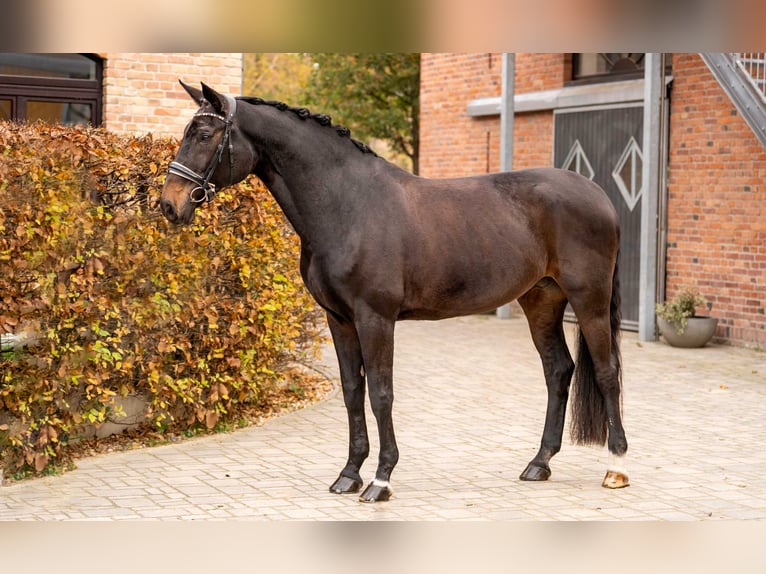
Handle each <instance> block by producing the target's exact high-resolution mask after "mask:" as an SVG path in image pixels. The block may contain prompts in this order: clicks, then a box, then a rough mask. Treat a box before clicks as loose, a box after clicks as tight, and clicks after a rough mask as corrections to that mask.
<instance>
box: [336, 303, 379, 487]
mask: <svg viewBox="0 0 766 574" xmlns="http://www.w3.org/2000/svg"><path fill="white" fill-rule="evenodd" d="M327 323H328V324H329V326H330V332H331V333H332V339H333V344H334V346H335V352H336V354H337V355H338V364H339V366H340V379H341V384H342V386H343V401H344V403H345V405H346V411H347V413H348V431H349V433H348V434H349V437H348V460H347V462H346V466H345V467H344V468H343V470H341V472H340V476H339V477H338V479H337V480H336V481H335V482H334V483H333V484H332V486H330V492H334V493H336V494H348V493H356V492H359V490H360V489H361V488H362V484H363V481H362V477H361V476H360V474H359V469H360V468H361V466H362V463H363V462H364V461H365V459H366V458H367V455H368V454H369V453H370V443H369V439H368V438H367V422H366V421H365V417H364V368H363V366H362V351H361V347H360V345H359V337H358V335H357V332H356V328H355V327H354V324H353V323H352V322H350V321H341V320H340V319H336V318H335V317H334V316H333V315H331V314H330V313H328V314H327Z"/></svg>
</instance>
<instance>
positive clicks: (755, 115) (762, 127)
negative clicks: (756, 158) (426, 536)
mask: <svg viewBox="0 0 766 574" xmlns="http://www.w3.org/2000/svg"><path fill="white" fill-rule="evenodd" d="M700 56H701V57H702V60H703V61H704V62H705V64H707V67H708V68H710V71H711V72H712V73H713V75H714V76H715V78H716V79H717V80H718V83H719V84H720V85H721V87H722V88H723V89H724V91H725V92H726V94H727V95H728V96H729V99H730V100H731V101H732V103H733V104H734V105H735V107H736V108H737V111H739V113H740V115H741V116H742V117H743V118H744V120H745V122H747V125H748V126H750V129H751V130H753V133H755V135H756V137H757V138H758V140H759V141H760V142H761V145H763V146H764V147H765V148H766V53H762V52H705V53H701V54H700Z"/></svg>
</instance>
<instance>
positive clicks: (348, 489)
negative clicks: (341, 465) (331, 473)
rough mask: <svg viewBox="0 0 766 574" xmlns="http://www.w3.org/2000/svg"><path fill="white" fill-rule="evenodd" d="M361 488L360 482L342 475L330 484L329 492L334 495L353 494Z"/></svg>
mask: <svg viewBox="0 0 766 574" xmlns="http://www.w3.org/2000/svg"><path fill="white" fill-rule="evenodd" d="M361 488H362V481H361V480H357V479H355V478H350V477H348V476H343V475H342V474H341V475H340V476H339V477H338V480H336V481H335V482H333V483H332V486H331V487H330V492H332V493H334V494H355V493H357V492H359V490H360V489H361Z"/></svg>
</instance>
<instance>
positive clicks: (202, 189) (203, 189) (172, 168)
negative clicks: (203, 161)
mask: <svg viewBox="0 0 766 574" xmlns="http://www.w3.org/2000/svg"><path fill="white" fill-rule="evenodd" d="M225 98H226V100H227V102H228V104H229V111H228V114H227V115H226V116H222V115H220V114H213V113H210V112H197V113H196V114H194V117H195V118H201V117H205V118H216V119H218V120H221V121H222V122H223V123H224V124H225V128H224V132H223V138H221V143H219V144H218V148H217V149H216V150H215V155H214V156H213V159H212V161H211V162H210V165H209V166H208V168H207V171H206V172H205V174H204V175H200V174H199V173H197V172H196V171H194V170H193V169H190V168H188V167H186V166H185V165H184V164H182V163H180V162H177V161H171V162H170V165H169V166H168V173H172V174H173V175H177V176H179V177H182V178H184V179H186V180H189V181H191V182H192V183H195V184H196V185H197V187H195V188H194V189H192V190H191V191H190V192H189V199H190V200H191V201H192V202H194V203H202V202H203V201H207V202H208V203H210V202H211V201H213V197H215V194H216V189H215V185H213V184H212V183H210V179H211V178H212V177H213V173H214V172H215V170H216V167H218V164H219V163H221V159H223V151H224V149H225V148H226V146H227V145H228V147H229V179H230V180H231V173H232V171H233V170H234V146H233V144H232V142H231V126H232V123H233V119H234V113H235V112H236V111H237V100H235V99H234V98H232V97H231V96H225Z"/></svg>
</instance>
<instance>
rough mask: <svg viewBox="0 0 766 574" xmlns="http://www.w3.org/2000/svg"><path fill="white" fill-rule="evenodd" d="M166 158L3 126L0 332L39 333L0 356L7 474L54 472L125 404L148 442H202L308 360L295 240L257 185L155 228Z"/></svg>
mask: <svg viewBox="0 0 766 574" xmlns="http://www.w3.org/2000/svg"><path fill="white" fill-rule="evenodd" d="M176 146H177V142H176V141H175V140H170V139H154V138H152V137H151V136H146V137H129V136H119V135H116V134H112V133H109V132H107V131H104V130H101V129H94V128H83V127H77V128H65V127H61V126H49V125H44V124H35V125H24V124H12V123H0V154H1V156H2V159H1V160H0V333H2V332H17V333H18V332H21V331H27V332H33V333H35V334H36V344H34V345H31V346H30V347H28V348H26V349H25V350H24V351H23V352H21V353H19V352H16V353H14V354H13V355H10V354H5V353H4V354H3V356H2V357H0V448H2V452H3V454H2V458H3V460H2V464H3V466H4V467H5V468H6V469H10V470H17V469H19V468H21V467H23V466H25V465H27V466H28V467H31V468H34V469H35V470H36V471H41V470H43V469H44V468H45V467H46V465H48V464H50V463H52V462H56V461H58V462H62V461H63V459H64V458H65V454H66V446H67V445H68V444H69V443H70V442H71V441H72V439H74V438H76V437H77V436H79V435H80V434H81V433H82V430H83V428H84V426H85V425H87V424H96V425H98V424H100V423H103V422H104V421H106V420H108V419H109V417H110V416H111V415H112V414H114V412H115V408H116V407H115V398H116V397H120V396H127V395H133V394H140V395H142V396H144V397H145V398H146V400H147V401H148V405H149V406H148V412H147V413H146V414H147V416H148V419H149V420H150V422H151V424H153V425H154V426H156V427H158V428H168V427H172V428H178V427H182V428H188V427H190V426H194V425H204V426H206V427H208V428H210V427H213V426H214V425H215V424H216V422H218V421H219V419H224V418H230V417H234V416H236V414H237V411H238V409H240V408H243V407H244V406H246V405H251V404H252V403H253V402H255V401H257V400H258V398H259V396H260V395H261V392H262V391H263V390H264V389H265V388H267V387H268V386H269V385H271V384H273V383H274V381H275V380H276V378H277V377H278V375H277V370H278V369H279V368H280V366H282V365H284V364H285V363H286V362H287V361H290V360H294V359H296V358H297V357H299V356H300V355H302V354H305V353H307V352H310V351H311V350H312V349H313V342H314V341H316V335H317V327H316V323H315V321H314V318H315V316H316V314H315V309H314V307H313V305H312V302H311V299H310V297H309V296H308V294H307V293H306V291H305V290H304V288H303V286H302V283H301V281H300V278H299V276H298V273H297V269H296V268H297V265H296V264H295V261H296V259H297V256H298V245H297V240H296V239H295V237H294V235H293V234H292V233H291V232H290V230H289V227H288V226H287V224H286V222H285V221H284V219H283V217H282V214H281V212H280V211H279V208H278V207H277V206H276V204H275V203H274V201H273V200H272V198H271V196H270V195H269V194H268V191H267V190H266V189H265V188H264V186H263V185H262V184H261V183H260V182H259V181H258V180H257V179H255V178H252V179H251V180H249V181H246V182H244V183H241V184H239V185H237V186H234V187H232V188H230V189H227V190H225V191H224V192H222V193H219V194H218V195H217V196H216V200H215V202H214V203H213V204H211V205H210V206H207V207H204V208H200V209H199V210H198V213H197V218H196V220H195V223H194V224H193V225H192V226H190V227H186V228H174V227H173V226H171V225H170V224H168V223H167V222H166V221H165V219H164V218H163V217H161V216H160V214H159V211H158V209H157V204H158V200H159V192H160V188H161V185H162V182H163V180H164V169H165V166H167V164H168V163H169V162H170V161H171V159H172V157H173V156H174V154H175V150H176ZM118 414H119V413H118Z"/></svg>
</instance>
